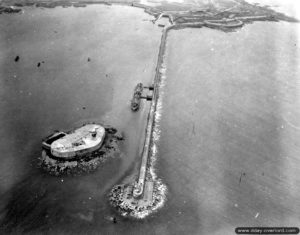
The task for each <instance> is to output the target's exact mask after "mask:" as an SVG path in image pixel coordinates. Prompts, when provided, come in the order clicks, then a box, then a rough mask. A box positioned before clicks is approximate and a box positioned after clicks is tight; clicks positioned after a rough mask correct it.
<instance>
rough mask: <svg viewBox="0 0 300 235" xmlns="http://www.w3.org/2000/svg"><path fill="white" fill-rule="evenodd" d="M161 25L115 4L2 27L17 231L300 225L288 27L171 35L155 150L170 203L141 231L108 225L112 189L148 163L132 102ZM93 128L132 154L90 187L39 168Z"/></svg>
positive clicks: (6, 188)
mask: <svg viewBox="0 0 300 235" xmlns="http://www.w3.org/2000/svg"><path fill="white" fill-rule="evenodd" d="M150 19H152V18H151V17H150V16H148V15H147V14H145V13H143V11H142V10H140V9H134V8H129V7H117V6H116V7H115V6H114V7H109V6H89V7H86V8H80V9H75V8H67V9H63V8H59V7H58V8H55V9H45V10H42V9H33V8H26V9H25V12H24V14H22V15H1V16H0V22H1V23H0V30H1V34H0V49H1V54H0V66H1V67H0V83H1V84H0V85H1V86H0V95H1V101H0V102H1V103H0V107H1V110H2V112H1V113H0V120H1V123H2V127H1V129H0V135H1V137H2V141H1V144H0V148H1V153H2V154H1V164H0V193H1V200H0V206H1V218H2V219H4V221H5V225H6V226H7V227H8V228H13V230H12V231H13V232H15V231H22V232H24V231H25V232H29V233H37V234H40V233H43V234H172V235H173V234H222V235H223V234H233V229H234V227H236V226H242V225H269V226H272V225H293V226H295V225H297V224H296V223H298V221H300V218H299V213H298V212H299V210H300V202H299V199H298V198H299V195H300V188H299V185H300V184H299V183H300V182H299V171H298V168H299V165H300V162H299V159H298V155H299V151H300V150H299V147H300V146H299V144H300V143H299V141H298V140H299V137H300V136H299V131H300V122H299V120H300V119H299V115H300V113H299V111H298V110H300V109H299V106H300V100H299V95H298V94H299V89H300V84H299V82H298V80H297V78H298V77H299V73H300V68H299V38H298V35H297V30H298V29H299V28H298V25H296V24H287V23H256V24H252V25H247V26H246V27H244V28H243V29H241V30H240V31H238V32H234V33H223V32H220V31H215V30H211V29H205V28H203V29H184V30H178V31H172V32H171V33H170V35H169V38H168V47H167V61H166V62H167V78H166V81H165V83H166V85H165V86H164V87H163V88H162V89H163V92H164V95H163V96H162V97H161V98H162V100H161V102H162V107H163V109H162V119H161V121H160V128H161V139H160V141H159V143H158V144H159V155H158V159H159V160H158V175H159V176H160V177H162V179H163V181H164V183H166V184H167V186H168V188H169V194H168V201H167V203H166V205H165V207H164V208H163V209H162V210H161V211H159V213H156V214H154V215H152V216H150V217H148V218H147V219H146V220H143V221H132V220H127V219H122V218H120V217H117V221H118V223H117V224H112V222H110V221H108V220H107V219H106V216H111V215H113V216H117V215H116V214H115V213H114V212H113V211H112V210H111V208H110V207H109V206H108V204H107V199H106V195H107V190H109V189H110V188H111V187H112V186H113V185H114V184H115V183H116V182H118V181H120V180H122V178H123V176H124V175H126V174H127V173H128V172H131V171H132V166H133V165H134V162H135V160H137V158H138V157H139V152H140V151H141V149H140V146H141V143H142V141H143V138H142V137H143V134H144V128H145V120H146V113H147V112H146V111H147V108H148V107H147V106H146V105H144V106H143V107H142V110H141V112H139V113H137V114H132V113H131V112H130V109H129V100H130V98H131V96H132V90H133V88H134V86H135V84H136V83H137V82H140V81H142V82H144V83H149V82H150V81H152V79H153V77H154V72H155V65H156V64H155V63H156V60H157V54H158V48H159V43H160V36H161V28H158V27H157V26H154V25H152V23H150V22H149V21H148V20H150ZM144 20H145V21H144ZM17 55H19V56H20V60H19V61H18V62H14V58H15V57H16V56H17ZM88 58H90V61H89V62H88ZM39 62H40V63H41V64H40V67H37V65H38V63H39ZM86 121H98V122H104V123H106V124H111V125H113V126H115V127H117V128H118V129H119V130H121V131H122V132H123V134H124V135H125V142H124V144H123V145H122V146H121V147H122V150H123V152H124V156H122V157H120V158H116V159H111V160H109V161H107V162H106V164H105V165H104V166H102V167H100V168H99V169H98V170H97V171H96V172H95V173H93V174H89V175H85V176H80V177H52V176H48V175H47V174H43V173H42V172H40V171H39V170H36V169H35V159H36V157H37V156H39V154H40V142H41V139H42V138H43V137H44V136H46V135H48V134H49V133H51V131H53V130H55V129H68V128H71V127H73V126H74V125H79V124H81V123H84V122H86Z"/></svg>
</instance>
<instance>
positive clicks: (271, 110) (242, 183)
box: [157, 22, 300, 234]
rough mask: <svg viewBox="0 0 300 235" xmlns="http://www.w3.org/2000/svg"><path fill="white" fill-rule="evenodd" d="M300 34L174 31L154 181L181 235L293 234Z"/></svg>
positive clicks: (271, 27) (286, 29)
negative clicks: (158, 180) (247, 229)
mask: <svg viewBox="0 0 300 235" xmlns="http://www.w3.org/2000/svg"><path fill="white" fill-rule="evenodd" d="M298 32H299V24H290V23H266V22H264V23H253V24H251V25H246V26H245V27H244V28H242V29H241V30H239V31H237V32H232V33H224V32H221V31H217V30H212V29H207V28H202V29H183V30H177V31H171V32H170V33H169V37H168V43H167V57H166V58H167V59H166V67H167V71H166V79H165V81H164V83H165V86H164V87H163V88H162V90H163V93H164V95H163V97H162V106H163V109H162V113H161V121H160V123H159V125H160V130H161V137H160V142H159V145H158V152H159V153H158V163H157V165H158V168H159V171H158V175H160V176H161V177H162V179H163V181H164V182H166V184H167V186H168V189H169V195H168V198H169V201H168V202H167V205H166V208H165V211H166V213H167V214H168V215H169V216H170V218H171V222H170V223H169V224H168V227H167V228H166V230H167V231H169V229H171V228H173V227H174V226H177V228H178V230H177V232H178V233H177V234H180V232H181V234H183V233H184V231H188V232H187V233H185V234H233V233H234V228H235V227H237V226H283V225H285V226H297V225H299V221H300V220H299V219H300V217H299V210H300V200H299V194H300V187H299V185H300V184H299V183H300V174H299V171H298V170H297V169H298V168H299V166H300V161H299V153H300V141H299V137H300V121H299V120H300V112H299V108H300V99H299V91H300V90H299V89H300V83H299V76H300V47H299V37H298Z"/></svg>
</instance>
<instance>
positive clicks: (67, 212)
mask: <svg viewBox="0 0 300 235" xmlns="http://www.w3.org/2000/svg"><path fill="white" fill-rule="evenodd" d="M106 163H107V164H105V165H103V166H101V167H99V169H98V171H96V172H94V173H90V174H85V175H81V176H65V177H56V176H51V175H48V174H47V173H44V172H42V170H40V169H36V170H32V172H31V174H30V175H28V176H27V177H24V180H22V181H21V182H19V183H17V184H16V185H15V186H14V187H12V189H11V190H9V191H8V192H7V193H6V194H5V195H4V197H3V198H2V199H3V200H2V202H3V201H4V200H5V201H6V204H5V206H4V207H3V208H2V211H1V214H2V216H3V218H2V221H1V230H2V232H3V233H5V234H6V233H17V232H21V233H26V232H30V233H46V232H47V233H50V234H57V233H60V232H61V231H65V232H70V231H73V234H74V233H76V234H80V231H81V232H83V231H87V230H88V227H90V226H91V225H93V226H95V224H97V221H95V217H96V216H97V213H98V214H99V213H100V216H101V218H102V220H103V217H104V215H105V213H107V212H103V208H105V207H107V206H106V204H107V198H106V195H107V191H108V190H109V189H110V188H109V187H110V186H111V185H110V184H112V183H111V182H110V181H109V180H107V179H109V178H113V174H114V172H116V171H118V170H119V166H120V159H111V160H110V161H109V162H106ZM104 166H105V167H104ZM102 213H103V214H102ZM98 217H99V216H98ZM77 227H80V229H79V230H76V229H75V228H77ZM1 230H0V231H1ZM54 231H57V233H56V232H54ZM76 231H79V232H78V233H77V232H76Z"/></svg>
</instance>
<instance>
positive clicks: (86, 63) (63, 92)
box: [0, 5, 161, 234]
mask: <svg viewBox="0 0 300 235" xmlns="http://www.w3.org/2000/svg"><path fill="white" fill-rule="evenodd" d="M151 19H152V17H150V16H149V15H147V14H145V13H144V12H143V11H142V10H141V9H134V8H130V7H121V6H114V7H109V6H94V5H93V6H88V7H86V8H66V9H64V8H60V7H57V8H55V9H35V8H25V11H24V13H23V14H19V15H1V16H0V22H1V23H0V31H1V34H0V48H1V54H0V78H1V79H0V83H1V87H0V95H1V101H0V102H1V103H0V108H1V112H0V120H1V128H0V136H1V139H2V140H1V145H0V149H1V157H0V159H1V164H0V195H1V200H0V207H1V218H2V219H4V225H5V227H6V228H8V229H10V228H12V231H13V232H15V231H21V232H24V231H25V232H29V233H33V232H37V233H41V232H47V231H48V232H49V233H51V234H61V233H70V234H74V233H78V234H87V233H92V234H99V232H101V231H102V232H103V233H105V234H107V233H108V232H109V231H110V230H112V231H115V230H114V229H115V228H114V226H113V224H112V222H110V221H108V220H107V219H106V217H107V216H110V215H113V212H112V211H111V209H110V207H109V206H108V205H107V198H106V195H107V192H108V190H110V189H111V188H112V186H113V185H114V184H116V183H117V182H118V181H120V180H122V177H123V176H124V175H126V174H128V172H129V173H130V172H131V171H132V168H133V166H134V164H135V162H136V161H137V160H138V159H139V155H140V151H141V149H140V146H141V145H142V142H143V137H144V129H145V121H146V115H147V110H148V106H147V105H146V104H145V105H143V106H142V109H141V110H140V112H139V113H134V114H133V113H132V112H131V110H130V99H131V97H132V94H133V89H134V86H135V85H136V84H137V83H138V82H143V83H145V84H149V83H150V82H151V81H152V79H153V77H154V71H155V66H156V60H157V54H158V49H159V43H160V36H161V29H160V28H158V27H157V26H154V25H153V24H152V23H151V22H150V21H149V20H151ZM17 56H19V60H18V61H16V62H15V58H16V57H17ZM88 121H96V122H101V123H105V124H109V125H112V126H114V127H116V128H118V129H119V130H120V131H121V132H122V133H123V135H124V136H125V141H124V143H123V145H122V146H121V148H122V152H123V155H122V156H120V157H119V158H115V159H111V160H108V161H107V162H106V164H105V165H104V166H102V167H100V168H99V169H98V170H97V171H96V172H95V173H92V174H89V175H85V176H81V177H52V176H48V175H47V174H43V173H42V172H41V171H39V170H37V169H36V167H35V163H36V162H35V160H36V158H37V157H38V156H40V154H41V139H42V138H43V137H45V136H47V135H48V134H50V133H51V132H52V131H53V130H57V129H66V130H67V129H69V128H72V127H74V126H76V125H79V124H82V123H85V122H88ZM124 226H125V227H126V226H129V225H128V224H127V223H124ZM104 227H105V228H104ZM7 231H9V230H6V231H5V232H7Z"/></svg>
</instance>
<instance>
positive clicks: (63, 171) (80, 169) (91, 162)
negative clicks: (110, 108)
mask: <svg viewBox="0 0 300 235" xmlns="http://www.w3.org/2000/svg"><path fill="white" fill-rule="evenodd" d="M105 131H106V137H105V139H104V143H103V146H102V147H101V148H100V149H99V150H97V151H95V152H93V153H91V154H87V155H86V156H84V157H83V158H80V159H72V160H69V161H64V160H59V159H55V158H53V157H52V156H51V154H50V153H49V152H48V151H46V150H43V151H42V156H41V157H40V158H39V161H38V167H39V168H41V169H43V170H45V171H46V172H48V173H49V174H51V175H56V176H59V175H80V174H83V173H88V172H92V171H94V170H96V169H97V168H98V167H99V166H100V165H102V164H103V163H104V162H105V161H106V160H107V159H109V158H114V157H116V156H118V155H120V153H121V152H120V148H119V144H120V141H123V140H124V138H123V136H122V135H121V134H120V133H119V132H118V131H117V130H116V129H115V128H112V127H106V128H105Z"/></svg>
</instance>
